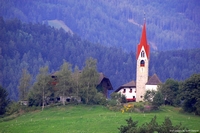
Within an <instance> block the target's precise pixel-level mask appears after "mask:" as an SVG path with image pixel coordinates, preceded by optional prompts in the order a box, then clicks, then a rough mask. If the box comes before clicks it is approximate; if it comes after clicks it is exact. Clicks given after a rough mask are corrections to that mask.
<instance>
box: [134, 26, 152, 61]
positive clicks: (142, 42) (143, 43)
mask: <svg viewBox="0 0 200 133" xmlns="http://www.w3.org/2000/svg"><path fill="white" fill-rule="evenodd" d="M142 46H143V47H144V50H145V53H146V55H147V58H148V59H149V55H150V47H149V44H147V36H146V23H145V22H144V25H143V29H142V35H141V39H140V43H139V44H138V47H137V55H136V59H138V57H139V55H140V52H141V49H142Z"/></svg>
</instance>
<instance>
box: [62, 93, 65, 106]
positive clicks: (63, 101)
mask: <svg viewBox="0 0 200 133" xmlns="http://www.w3.org/2000/svg"><path fill="white" fill-rule="evenodd" d="M62 103H63V105H65V99H64V92H63V98H62Z"/></svg>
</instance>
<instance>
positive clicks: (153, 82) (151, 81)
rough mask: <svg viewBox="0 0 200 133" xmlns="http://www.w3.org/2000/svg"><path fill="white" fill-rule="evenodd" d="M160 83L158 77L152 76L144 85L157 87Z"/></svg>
mask: <svg viewBox="0 0 200 133" xmlns="http://www.w3.org/2000/svg"><path fill="white" fill-rule="evenodd" d="M161 83H162V82H161V81H160V79H159V78H158V76H157V75H156V74H154V75H153V76H151V77H150V78H149V80H148V82H147V83H146V85H158V84H161Z"/></svg>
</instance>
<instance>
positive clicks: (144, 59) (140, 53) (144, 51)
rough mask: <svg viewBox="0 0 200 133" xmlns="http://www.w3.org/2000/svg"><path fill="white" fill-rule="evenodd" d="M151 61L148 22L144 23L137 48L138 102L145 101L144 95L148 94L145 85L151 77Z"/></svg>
mask: <svg viewBox="0 0 200 133" xmlns="http://www.w3.org/2000/svg"><path fill="white" fill-rule="evenodd" d="M149 59H150V47H149V45H148V44H147V37H146V22H144V25H143V28H142V35H141V39H140V43H139V44H138V46H137V52H136V60H137V66H136V102H139V101H143V99H144V94H145V92H146V90H145V84H146V83H147V81H148V76H149V74H148V73H149Z"/></svg>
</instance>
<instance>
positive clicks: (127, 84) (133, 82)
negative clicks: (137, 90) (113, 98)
mask: <svg viewBox="0 0 200 133" xmlns="http://www.w3.org/2000/svg"><path fill="white" fill-rule="evenodd" d="M135 86H136V83H135V81H134V80H132V81H130V82H128V83H126V84H124V85H122V86H120V87H119V88H118V89H117V90H115V92H118V91H119V90H120V89H122V88H125V87H128V88H129V87H135Z"/></svg>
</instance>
